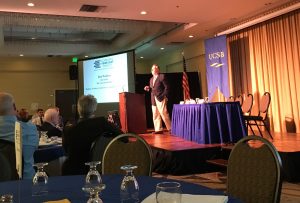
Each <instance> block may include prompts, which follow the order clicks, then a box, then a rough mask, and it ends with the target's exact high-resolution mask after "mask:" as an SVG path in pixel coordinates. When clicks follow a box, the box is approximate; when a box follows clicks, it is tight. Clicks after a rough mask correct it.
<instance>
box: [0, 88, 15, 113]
mask: <svg viewBox="0 0 300 203" xmlns="http://www.w3.org/2000/svg"><path fill="white" fill-rule="evenodd" d="M14 103H15V101H14V98H13V96H12V95H11V94H9V93H6V92H0V116H5V115H14V114H15V108H14Z"/></svg>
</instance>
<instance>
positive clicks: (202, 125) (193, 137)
mask: <svg viewBox="0 0 300 203" xmlns="http://www.w3.org/2000/svg"><path fill="white" fill-rule="evenodd" d="M172 134H173V135H176V136H179V137H182V138H184V139H186V140H189V141H195V142H197V143H199V144H215V143H228V142H237V141H238V140H239V139H241V138H242V137H244V136H246V135H247V133H246V125H245V121H244V118H243V113H242V110H241V107H240V104H239V103H238V102H215V103H204V104H175V105H174V106H173V112H172Z"/></svg>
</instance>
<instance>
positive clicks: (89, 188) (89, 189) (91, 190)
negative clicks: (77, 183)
mask: <svg viewBox="0 0 300 203" xmlns="http://www.w3.org/2000/svg"><path fill="white" fill-rule="evenodd" d="M104 189H105V184H98V185H97V186H95V185H90V184H86V185H85V186H83V187H82V190H83V191H84V192H86V193H88V194H89V199H88V201H87V203H103V201H102V200H101V199H100V197H99V193H100V192H101V191H102V190H104Z"/></svg>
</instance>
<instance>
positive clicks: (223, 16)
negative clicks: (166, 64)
mask: <svg viewBox="0 0 300 203" xmlns="http://www.w3.org/2000/svg"><path fill="white" fill-rule="evenodd" d="M28 2H32V3H34V4H35V6H34V7H29V6H27V3H28ZM297 2H299V1H298V0H251V1H248V0H217V1H216V0H215V1H208V0H160V1H158V0H151V1H150V0H149V1H148V0H121V1H120V0H72V1H61V0H43V1H38V0H1V7H0V28H2V32H1V29H0V56H15V55H20V54H23V55H24V56H78V57H84V56H86V55H88V56H99V55H105V54H110V53H114V52H120V51H125V50H128V49H135V50H136V53H137V56H138V57H140V56H143V57H144V58H146V59H150V58H153V57H156V56H157V55H159V54H161V52H166V51H168V50H172V49H175V48H178V47H181V46H185V45H186V44H188V43H191V42H193V41H196V40H199V39H204V38H209V37H212V36H214V35H215V34H216V33H218V32H220V31H223V30H225V29H227V28H229V27H231V26H234V25H237V24H239V23H241V22H245V21H247V20H248V19H250V18H253V17H256V16H259V15H262V14H263V13H266V12H269V11H271V10H274V9H278V8H281V7H286V5H291V4H295V3H297ZM82 5H95V6H99V8H97V9H96V11H95V12H86V11H79V10H80V8H81V7H82ZM88 9H92V8H91V7H88ZM141 11H147V14H146V15H141V14H140V12H141ZM189 35H193V36H194V37H193V38H189V37H188V36H189ZM161 47H164V48H165V49H164V50H161V49H160V48H161Z"/></svg>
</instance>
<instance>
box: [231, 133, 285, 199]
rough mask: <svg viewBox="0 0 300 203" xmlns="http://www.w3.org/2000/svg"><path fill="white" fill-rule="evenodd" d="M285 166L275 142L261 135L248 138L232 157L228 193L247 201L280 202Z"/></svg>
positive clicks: (235, 148) (245, 138)
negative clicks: (283, 166)
mask: <svg viewBox="0 0 300 203" xmlns="http://www.w3.org/2000/svg"><path fill="white" fill-rule="evenodd" d="M281 168H282V163H281V158H280V156H279V153H278V152H277V150H276V149H275V147H274V146H273V144H272V143H270V142H269V141H268V140H266V139H264V138H262V137H258V136H247V137H244V138H243V139H241V140H240V141H239V142H238V143H237V144H236V145H235V146H234V148H233V149H232V151H231V153H230V156H229V160H228V167H227V193H228V195H230V196H233V197H235V198H238V199H240V200H241V201H242V202H246V203H250V202H255V203H259V202H262V203H265V202H270V203H271V202H272V203H277V202H279V201H280V193H281V186H282V179H281Z"/></svg>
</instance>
